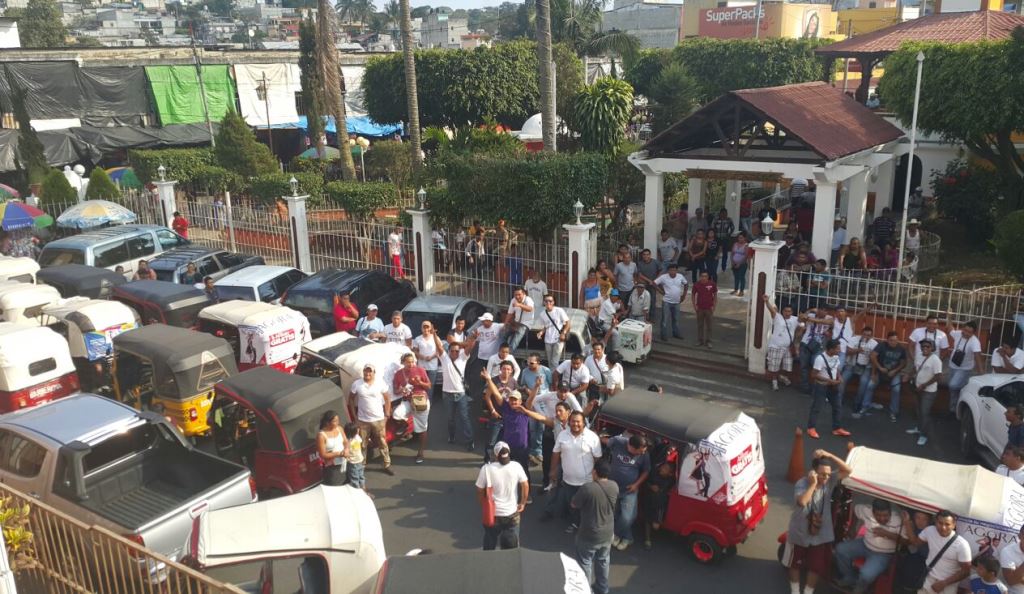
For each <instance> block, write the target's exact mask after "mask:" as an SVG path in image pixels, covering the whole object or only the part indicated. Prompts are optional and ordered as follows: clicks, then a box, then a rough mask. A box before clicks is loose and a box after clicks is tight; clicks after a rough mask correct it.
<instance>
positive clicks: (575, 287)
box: [562, 175, 661, 309]
mask: <svg viewBox="0 0 1024 594" xmlns="http://www.w3.org/2000/svg"><path fill="white" fill-rule="evenodd" d="M658 177H659V178H660V177H661V176H660V175H659V176H658ZM647 179H648V180H650V176H648V178H647ZM645 221H646V219H645ZM562 228H563V229H565V230H566V231H568V232H569V278H568V281H569V303H570V304H571V307H575V308H577V309H582V307H583V304H582V303H579V298H580V285H581V284H582V283H583V281H585V280H586V279H587V269H588V268H590V262H591V259H592V256H591V253H590V252H591V250H592V248H593V247H594V244H593V243H592V242H591V241H590V231H591V229H593V228H594V223H583V224H580V225H577V224H575V223H574V224H571V225H562ZM644 238H645V239H646V238H647V228H646V226H645V228H644ZM648 245H653V246H657V243H656V242H655V243H652V244H648Z"/></svg>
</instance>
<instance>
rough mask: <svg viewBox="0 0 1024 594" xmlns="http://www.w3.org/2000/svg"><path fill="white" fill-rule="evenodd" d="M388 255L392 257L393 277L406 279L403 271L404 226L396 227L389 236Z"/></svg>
mask: <svg viewBox="0 0 1024 594" xmlns="http://www.w3.org/2000/svg"><path fill="white" fill-rule="evenodd" d="M388 254H389V255H390V256H391V276H394V277H395V278H405V271H404V270H402V226H401V225H399V226H397V227H395V230H394V231H393V232H392V233H391V234H390V235H388Z"/></svg>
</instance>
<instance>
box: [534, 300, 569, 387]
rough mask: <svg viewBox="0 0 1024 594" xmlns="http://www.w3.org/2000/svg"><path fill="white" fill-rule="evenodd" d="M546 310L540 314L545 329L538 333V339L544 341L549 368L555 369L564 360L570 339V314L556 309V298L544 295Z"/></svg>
mask: <svg viewBox="0 0 1024 594" xmlns="http://www.w3.org/2000/svg"><path fill="white" fill-rule="evenodd" d="M543 303H544V310H543V311H541V312H540V321H541V322H542V323H543V324H544V329H543V330H541V331H540V332H538V333H537V338H542V339H544V352H545V353H546V354H547V357H548V367H551V368H552V369H554V368H555V367H557V366H558V363H559V362H560V361H561V360H562V351H563V350H564V349H565V340H566V339H567V338H568V337H569V328H570V324H569V314H567V313H565V310H564V309H562V308H561V307H555V296H554V295H550V294H547V295H544V301H543Z"/></svg>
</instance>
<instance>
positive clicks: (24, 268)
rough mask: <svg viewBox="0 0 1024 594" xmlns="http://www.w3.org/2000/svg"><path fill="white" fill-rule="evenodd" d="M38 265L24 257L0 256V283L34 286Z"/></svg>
mask: <svg viewBox="0 0 1024 594" xmlns="http://www.w3.org/2000/svg"><path fill="white" fill-rule="evenodd" d="M37 274H39V263H38V262H36V261H35V260H34V259H32V258H29V257H26V256H0V281H6V280H10V281H15V282H19V283H28V284H34V283H35V282H36V275H37Z"/></svg>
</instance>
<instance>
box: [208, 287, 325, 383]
mask: <svg viewBox="0 0 1024 594" xmlns="http://www.w3.org/2000/svg"><path fill="white" fill-rule="evenodd" d="M199 331H200V332H207V333H209V334H213V335H214V336H221V337H223V338H225V339H226V340H227V341H228V342H229V343H230V344H231V346H232V348H234V349H235V353H236V354H237V355H238V369H240V370H242V371H244V370H246V369H251V368H253V367H258V366H261V365H269V366H270V367H274V368H277V369H279V370H281V371H284V372H287V373H292V372H293V371H295V367H296V366H297V365H298V364H299V355H300V354H301V353H302V345H303V343H305V342H307V341H308V340H309V339H310V334H309V321H308V320H306V316H304V315H302V314H301V313H299V312H297V311H295V310H294V309H291V308H290V307H284V306H283V305H271V304H269V303H263V302H261V301H255V302H254V301H241V300H232V301H224V302H222V303H216V304H214V305H209V306H207V307H205V308H203V310H202V311H200V312H199Z"/></svg>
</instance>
